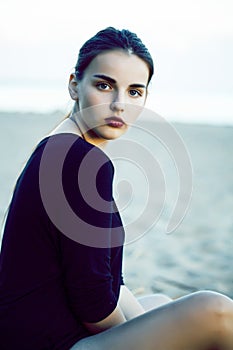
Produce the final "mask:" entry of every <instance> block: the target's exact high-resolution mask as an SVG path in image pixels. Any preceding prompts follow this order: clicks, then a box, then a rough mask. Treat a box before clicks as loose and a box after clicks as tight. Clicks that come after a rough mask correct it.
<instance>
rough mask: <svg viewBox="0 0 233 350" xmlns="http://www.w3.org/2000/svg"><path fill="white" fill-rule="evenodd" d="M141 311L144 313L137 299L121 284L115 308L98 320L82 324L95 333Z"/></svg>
mask: <svg viewBox="0 0 233 350" xmlns="http://www.w3.org/2000/svg"><path fill="white" fill-rule="evenodd" d="M143 313H145V310H144V309H143V307H142V306H141V304H140V303H139V302H138V301H137V299H136V298H135V296H134V295H133V293H132V292H131V291H130V290H129V289H128V288H127V287H126V286H121V290H120V296H119V300H118V305H117V307H116V308H115V310H114V311H113V312H112V313H111V314H110V315H109V316H107V317H106V318H105V319H103V320H101V321H99V322H96V323H89V322H84V325H85V327H86V328H87V329H88V330H89V332H91V333H92V334H97V333H100V332H103V331H105V330H107V329H109V328H112V327H114V326H117V325H119V324H121V323H124V322H126V321H128V320H130V319H132V318H135V317H137V316H139V315H142V314H143Z"/></svg>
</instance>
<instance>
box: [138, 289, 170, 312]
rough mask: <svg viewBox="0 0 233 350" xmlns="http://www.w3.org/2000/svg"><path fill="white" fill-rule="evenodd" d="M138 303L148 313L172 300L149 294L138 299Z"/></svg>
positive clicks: (161, 295)
mask: <svg viewBox="0 0 233 350" xmlns="http://www.w3.org/2000/svg"><path fill="white" fill-rule="evenodd" d="M138 301H139V303H140V304H141V305H142V307H143V309H144V310H145V311H150V310H153V309H155V308H157V307H159V306H162V305H164V304H167V303H169V302H170V301H173V299H171V298H169V297H168V296H167V295H165V294H162V293H161V294H160V293H156V294H149V295H145V296H143V297H139V298H138Z"/></svg>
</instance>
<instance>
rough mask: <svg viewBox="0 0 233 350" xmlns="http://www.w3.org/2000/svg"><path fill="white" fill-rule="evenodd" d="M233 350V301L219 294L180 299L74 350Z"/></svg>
mask: <svg viewBox="0 0 233 350" xmlns="http://www.w3.org/2000/svg"><path fill="white" fill-rule="evenodd" d="M211 348H212V349H213V348H214V349H218V350H220V349H221V350H232V349H233V301H232V300H231V299H229V298H228V297H225V296H224V295H221V294H219V293H215V292H208V291H206V292H197V293H193V294H190V295H188V296H186V297H182V298H179V299H177V300H175V301H173V302H170V303H167V304H165V305H162V306H161V307H158V308H156V309H154V310H151V311H149V312H146V313H145V314H143V315H141V316H139V317H136V318H135V319H132V320H130V321H128V322H126V323H124V324H122V325H119V326H117V327H113V328H111V329H109V330H107V331H105V332H103V333H100V334H97V335H94V336H91V337H88V338H85V339H83V340H81V341H79V342H78V343H77V344H76V345H75V346H74V347H72V350H109V349H112V350H122V349H124V350H155V349H156V350H210V349H211Z"/></svg>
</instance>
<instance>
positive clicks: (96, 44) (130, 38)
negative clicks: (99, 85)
mask: <svg viewBox="0 0 233 350" xmlns="http://www.w3.org/2000/svg"><path fill="white" fill-rule="evenodd" d="M114 49H124V50H126V51H128V52H129V53H132V54H135V55H137V56H138V57H139V58H141V59H142V60H143V61H144V62H145V63H147V65H148V68H149V78H148V84H149V82H150V80H151V78H152V75H153V73H154V64H153V59H152V57H151V55H150V53H149V51H148V49H147V48H146V46H145V45H144V44H143V43H142V41H141V39H139V38H138V36H137V35H136V34H135V33H132V32H130V31H129V30H127V29H122V30H118V29H115V28H113V27H107V28H106V29H103V30H101V31H99V32H98V33H97V34H96V35H94V36H93V37H92V38H90V39H89V40H87V41H86V42H85V43H84V45H83V46H82V47H81V49H80V51H79V56H78V61H77V64H76V66H75V74H76V77H77V79H78V80H82V78H83V74H84V72H85V69H86V68H87V67H88V65H89V64H90V63H91V61H92V60H93V59H94V58H95V57H96V56H97V55H99V54H101V53H103V52H104V51H107V50H114Z"/></svg>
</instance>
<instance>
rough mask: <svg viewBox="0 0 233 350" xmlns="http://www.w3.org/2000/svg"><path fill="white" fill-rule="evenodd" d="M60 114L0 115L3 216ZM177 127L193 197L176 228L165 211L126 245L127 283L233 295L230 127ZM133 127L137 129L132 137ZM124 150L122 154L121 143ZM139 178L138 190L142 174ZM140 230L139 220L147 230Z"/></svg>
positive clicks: (149, 289) (141, 290)
mask: <svg viewBox="0 0 233 350" xmlns="http://www.w3.org/2000/svg"><path fill="white" fill-rule="evenodd" d="M62 118H63V114H62V112H54V113H51V114H36V113H34V114H32V113H30V114H27V113H10V112H8V113H3V112H2V113H0V160H1V168H0V219H1V220H2V219H3V215H4V212H5V211H6V208H7V206H8V203H9V200H10V197H11V193H12V189H13V186H14V184H15V181H16V178H17V176H18V174H19V172H20V170H21V169H22V167H23V165H24V164H25V161H26V160H27V158H28V156H29V155H30V153H31V151H32V149H33V148H34V146H35V145H36V144H37V142H38V141H39V140H40V139H41V138H42V137H44V136H45V135H46V134H47V133H48V132H49V131H50V130H51V129H52V128H53V127H54V126H55V125H56V124H57V123H58V122H59V121H60V120H61V119H62ZM140 123H141V124H140V125H141V126H143V128H144V130H147V131H148V130H149V131H151V132H153V133H154V134H156V127H157V125H156V123H154V122H153V121H141V122H140ZM173 126H174V127H175V130H176V131H177V132H178V134H179V135H180V136H181V138H182V139H183V141H184V144H185V147H186V149H187V150H188V152H189V155H190V159H191V163H192V169H193V181H192V185H193V189H192V196H191V202H190V205H189V207H188V211H187V213H186V215H185V217H184V218H183V220H182V222H181V224H180V225H179V226H178V227H177V229H176V230H175V231H174V232H172V233H171V234H166V233H165V232H164V230H163V229H161V230H160V227H162V223H163V220H165V218H166V210H165V213H162V215H161V218H160V220H159V221H158V223H157V224H155V225H154V226H153V227H152V228H151V229H150V230H149V232H147V233H145V234H143V235H142V237H138V238H137V239H136V240H135V242H133V243H132V242H131V243H129V244H127V245H126V246H125V255H124V276H125V277H124V278H125V283H126V284H127V285H128V286H129V288H130V289H132V290H133V292H134V293H135V294H136V295H138V296H140V295H144V294H148V293H154V292H162V293H165V294H168V295H169V296H171V297H172V298H176V297H179V296H181V295H184V294H186V293H189V292H193V291H197V290H201V289H211V290H216V291H219V292H223V293H226V294H227V295H228V296H230V297H233V278H232V266H233V215H232V209H233V157H232V151H233V127H227V126H208V125H193V124H181V123H174V124H173ZM134 132H135V129H134V130H132V132H131V134H130V135H131V136H133V135H134ZM141 134H142V139H141V140H139V141H138V142H139V143H140V145H141V146H142V145H144V141H143V140H145V144H146V140H148V139H147V137H146V134H145V133H144V134H143V133H141ZM147 135H148V133H147ZM136 138H137V139H138V135H136ZM143 138H144V139H143ZM152 141H153V140H152ZM152 141H150V142H151V144H148V145H147V148H148V149H149V148H150V147H151V150H150V151H151V152H152V154H155V153H156V152H155V149H156V150H157V149H158V147H159V146H158V142H157V143H156V142H155V144H154V145H153V142H152ZM131 142H132V141H131ZM119 147H120V146H119ZM160 147H161V145H160ZM163 148H164V147H163ZM119 149H120V148H119ZM164 150H165V152H166V149H165V148H164ZM164 150H163V151H164ZM120 152H121V154H124V147H123V148H122V149H121V150H120ZM153 152H154V153H153ZM160 154H161V157H163V154H165V153H163V152H162V151H161V152H160ZM164 159H165V157H164ZM166 162H167V163H166ZM166 162H165V163H164V164H162V165H161V166H162V167H163V166H164V173H166V183H167V184H168V185H169V184H170V185H169V186H170V189H171V190H172V188H173V181H174V169H175V168H174V165H173V167H172V166H170V165H169V164H170V163H172V162H170V161H169V160H167V161H166ZM125 169H126V168H125ZM126 171H128V170H127V169H126ZM120 175H121V174H120ZM116 176H118V175H116ZM151 176H152V175H151V174H150V175H149V178H151ZM134 178H135V177H134ZM135 182H136V185H137V184H138V186H137V187H138V188H139V189H140V176H139V175H136V180H135ZM155 182H156V180H155ZM169 186H168V187H169ZM174 186H176V187H177V184H175V185H174ZM168 191H169V189H168ZM172 196H173V195H172ZM173 197H174V196H173ZM132 198H134V197H132ZM140 198H142V197H140ZM140 198H139V199H137V198H136V199H135V202H136V204H134V205H131V209H130V210H131V211H129V214H128V216H129V218H128V219H129V220H130V219H131V220H132V219H134V217H133V215H132V213H133V212H135V211H137V205H139V204H140ZM168 199H169V194H168ZM130 215H132V217H131V218H130ZM126 219H127V217H126ZM141 221H142V220H141ZM145 221H146V219H145ZM143 224H144V223H143ZM143 230H144V228H143V225H142V233H143Z"/></svg>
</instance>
